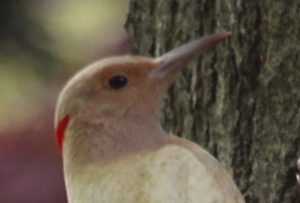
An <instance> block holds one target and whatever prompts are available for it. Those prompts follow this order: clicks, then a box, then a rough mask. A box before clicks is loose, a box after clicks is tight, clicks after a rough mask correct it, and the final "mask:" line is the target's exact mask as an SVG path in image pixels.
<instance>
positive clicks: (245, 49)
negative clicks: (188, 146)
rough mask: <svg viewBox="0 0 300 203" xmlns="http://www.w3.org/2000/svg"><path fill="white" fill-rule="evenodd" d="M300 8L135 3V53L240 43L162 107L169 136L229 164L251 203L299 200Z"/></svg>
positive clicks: (219, 52) (131, 20)
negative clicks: (207, 38) (222, 37)
mask: <svg viewBox="0 0 300 203" xmlns="http://www.w3.org/2000/svg"><path fill="white" fill-rule="evenodd" d="M299 22H300V1H296V0H294V1H293V0H277V1H271V0H266V1H259V0H253V1H235V0H224V1H220V0H131V3H130V12H129V15H128V20H127V24H126V27H127V30H128V32H129V35H130V38H131V45H132V49H133V52H134V53H135V54H139V55H147V56H159V55H161V54H163V53H165V52H166V51H168V50H170V49H172V48H174V47H177V46H179V45H181V44H183V43H185V42H187V41H190V40H192V39H196V38H199V37H200V36H202V35H206V34H210V33H216V32H220V31H230V32H232V36H231V37H230V38H229V39H227V40H226V41H224V42H222V43H221V44H219V45H218V46H217V48H214V49H213V50H210V51H209V52H208V53H206V54H204V56H203V57H200V58H198V59H197V60H193V62H191V63H190V64H189V65H188V66H189V67H188V68H186V69H185V70H184V71H183V73H182V74H181V75H180V76H179V78H178V80H177V82H176V84H174V85H173V87H171V89H170V90H169V92H168V95H167V96H166V97H165V100H164V102H163V105H162V111H163V115H162V123H163V125H164V127H165V129H167V130H168V131H172V132H173V133H175V134H177V135H183V136H184V137H186V138H188V139H191V140H193V141H195V142H197V143H199V144H200V145H201V146H203V147H205V148H206V149H207V150H208V151H210V152H211V153H212V154H213V155H214V156H216V157H217V159H218V160H220V162H222V163H223V164H224V165H225V167H226V169H227V170H228V172H229V173H230V174H231V175H232V176H233V177H234V179H235V182H236V183H237V185H238V187H239V188H240V190H241V192H242V193H243V195H244V197H245V199H246V202H255V203H257V202H263V203H267V202H278V203H283V202H284V203H285V202H293V203H296V202H300V187H299V186H298V185H297V184H296V179H295V172H296V168H295V164H296V160H297V156H300V148H299V146H300V23H299Z"/></svg>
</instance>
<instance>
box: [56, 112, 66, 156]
mask: <svg viewBox="0 0 300 203" xmlns="http://www.w3.org/2000/svg"><path fill="white" fill-rule="evenodd" d="M68 122H69V115H66V116H64V117H63V118H62V119H60V121H59V122H58V124H57V126H56V128H55V142H56V145H57V147H58V151H59V152H61V151H62V142H63V139H64V134H65V129H66V127H67V125H68Z"/></svg>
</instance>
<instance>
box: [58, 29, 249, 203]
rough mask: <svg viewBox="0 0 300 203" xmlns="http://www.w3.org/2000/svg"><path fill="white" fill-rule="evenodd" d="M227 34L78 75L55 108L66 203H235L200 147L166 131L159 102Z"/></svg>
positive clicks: (227, 180) (116, 60)
mask: <svg viewBox="0 0 300 203" xmlns="http://www.w3.org/2000/svg"><path fill="white" fill-rule="evenodd" d="M229 35H230V34H229V33H227V32H223V33H219V34H213V35H209V36H206V37H203V38H200V39H198V40H194V41H191V42H189V43H187V44H185V45H183V46H181V47H179V48H176V49H174V50H172V51H170V52H168V53H166V54H164V55H162V56H161V57H159V58H149V57H141V56H120V57H112V58H107V59H103V60H100V61H98V62H95V63H93V64H91V65H89V66H88V67H86V68H84V69H83V70H81V71H80V72H79V73H77V74H76V75H75V76H74V77H73V78H72V79H71V80H70V81H69V82H68V83H67V84H66V86H65V87H64V88H63V90H62V92H61V93H60V95H59V99H58V102H57V106H56V114H55V126H56V133H57V135H56V139H57V144H58V147H59V149H60V150H61V151H62V156H63V165H64V177H65V183H66V188H67V196H68V201H69V202H70V203H82V202H89V203H96V202H109V203H114V202H118V203H119V202H124V203H132V202H140V203H143V202H150V203H151V202H163V203H168V202H172V203H177V202H178V203H179V202H180V203H191V202H201V203H224V202H228V203H229V202H235V203H242V202H244V199H243V197H242V195H241V193H240V192H239V190H238V189H237V187H236V186H235V184H234V182H233V180H232V178H231V177H230V176H229V175H228V174H227V172H226V171H225V169H224V167H223V166H222V165H221V164H220V163H219V162H218V161H217V160H216V159H215V158H214V157H213V156H212V155H210V154H209V153H208V152H207V151H205V150H204V149H203V148H201V147H200V146H199V145H197V144H195V143H193V142H191V141H188V140H186V139H182V138H179V137H177V136H174V135H171V134H168V133H166V132H165V131H164V130H163V129H162V127H161V124H160V121H159V102H160V100H161V97H162V95H163V94H164V93H165V92H166V90H167V89H168V88H169V87H170V86H171V84H172V83H173V81H174V80H175V76H176V75H177V73H179V72H180V70H181V69H182V68H183V67H184V63H186V62H188V61H189V60H190V59H192V58H193V57H195V56H196V55H199V54H201V53H202V52H204V51H205V50H207V49H208V48H209V47H211V46H213V45H215V44H217V43H218V42H220V41H222V40H223V39H225V38H226V37H228V36H229Z"/></svg>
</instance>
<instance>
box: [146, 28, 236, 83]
mask: <svg viewBox="0 0 300 203" xmlns="http://www.w3.org/2000/svg"><path fill="white" fill-rule="evenodd" d="M230 34H231V33H229V32H222V33H218V34H213V35H208V36H205V37H202V38H200V39H197V40H194V41H191V42H189V43H187V44H184V45H182V46H180V47H178V48H176V49H174V50H172V51H170V52H168V53H166V54H164V55H163V56H161V57H159V58H157V59H156V60H157V64H158V65H157V67H155V68H154V69H153V70H152V72H151V77H154V78H158V79H159V80H160V81H161V82H163V83H165V84H166V85H167V86H170V85H171V83H172V82H173V80H174V78H175V75H176V74H177V73H178V72H179V71H180V70H181V69H183V64H184V63H187V62H188V61H189V60H190V59H192V58H193V57H195V56H196V55H200V54H202V53H203V52H205V51H206V50H207V49H208V48H210V47H212V46H213V45H215V44H217V43H218V42H220V41H222V40H223V39H225V38H226V37H228V36H229V35H230Z"/></svg>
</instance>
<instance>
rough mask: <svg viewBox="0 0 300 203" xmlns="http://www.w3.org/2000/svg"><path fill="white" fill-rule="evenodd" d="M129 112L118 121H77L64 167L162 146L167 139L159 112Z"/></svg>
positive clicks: (66, 148) (67, 145)
mask: <svg viewBox="0 0 300 203" xmlns="http://www.w3.org/2000/svg"><path fill="white" fill-rule="evenodd" d="M148 110H149V112H148V111H146V110H145V111H144V112H143V113H140V111H130V110H129V111H127V112H126V113H125V114H124V115H123V117H119V118H117V119H115V120H103V122H101V123H93V122H87V121H82V120H81V121H80V119H79V120H77V121H74V122H73V123H71V126H70V128H69V130H68V131H67V134H66V136H65V140H64V146H63V159H64V167H65V169H66V170H68V169H70V170H72V171H74V168H77V169H84V167H87V166H90V165H99V164H102V163H103V162H109V161H111V160H112V161H115V160H116V159H118V158H121V157H123V156H127V155H129V154H131V153H135V152H137V151H145V150H151V149H154V148H158V147H160V146H161V145H162V144H163V143H164V140H165V139H166V138H167V133H166V132H165V131H164V130H163V129H162V127H161V125H160V122H159V119H158V118H157V114H155V113H154V112H150V111H151V110H150V109H148Z"/></svg>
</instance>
